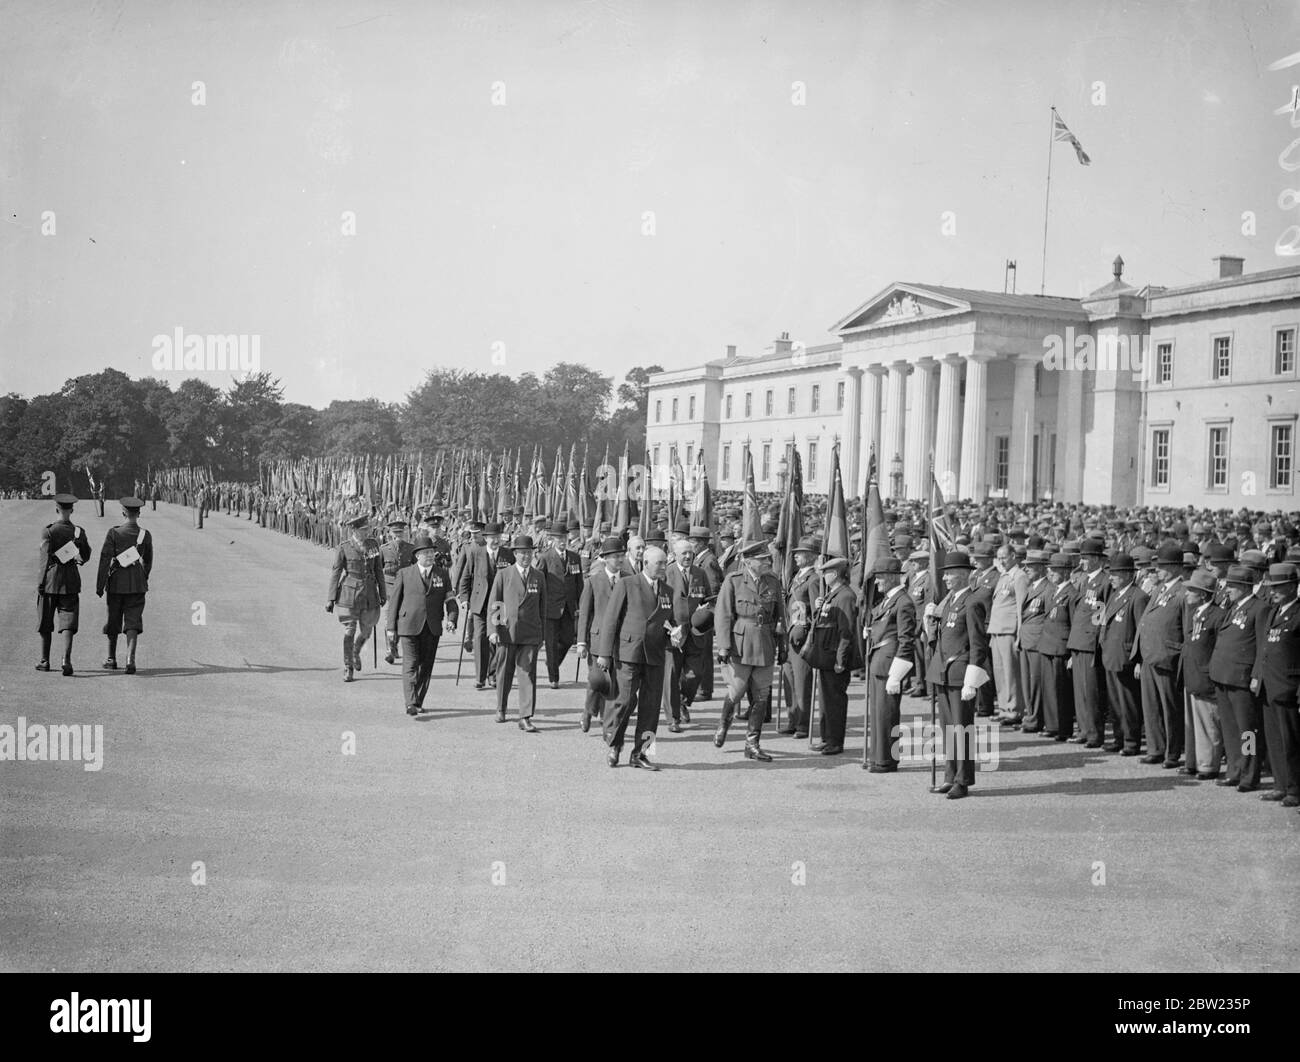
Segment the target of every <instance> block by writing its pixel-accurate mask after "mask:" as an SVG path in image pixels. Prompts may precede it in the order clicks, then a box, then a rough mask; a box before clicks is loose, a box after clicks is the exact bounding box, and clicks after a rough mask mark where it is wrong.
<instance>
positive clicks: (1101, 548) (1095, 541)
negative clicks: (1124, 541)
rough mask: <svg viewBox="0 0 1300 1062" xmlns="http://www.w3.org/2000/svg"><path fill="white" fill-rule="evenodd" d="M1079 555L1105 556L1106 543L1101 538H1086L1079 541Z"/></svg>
mask: <svg viewBox="0 0 1300 1062" xmlns="http://www.w3.org/2000/svg"><path fill="white" fill-rule="evenodd" d="M1079 555H1080V556H1083V557H1104V556H1105V555H1106V545H1105V543H1104V542H1102V541H1101V539H1099V538H1085V539H1084V540H1083V541H1082V542H1080V543H1079Z"/></svg>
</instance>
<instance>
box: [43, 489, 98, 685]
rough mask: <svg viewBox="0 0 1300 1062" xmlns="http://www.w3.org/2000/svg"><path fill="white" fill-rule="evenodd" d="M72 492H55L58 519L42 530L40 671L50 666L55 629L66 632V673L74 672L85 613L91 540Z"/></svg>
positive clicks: (64, 667)
mask: <svg viewBox="0 0 1300 1062" xmlns="http://www.w3.org/2000/svg"><path fill="white" fill-rule="evenodd" d="M76 503H77V499H76V497H75V496H74V495H71V494H56V495H55V496H54V505H55V511H56V512H57V514H58V517H57V519H56V520H55V521H54V522H53V523H50V524H46V525H45V528H44V529H43V530H42V531H41V572H40V575H39V576H38V578H37V582H36V607H37V624H36V632H37V633H38V634H39V635H40V636H41V659H40V662H39V663H38V664H37V665H36V670H37V671H49V670H50V643H51V642H52V641H53V636H54V632H55V631H56V630H57V631H58V633H60V634H62V635H63V674H64V675H71V674H72V639H73V637H74V636H75V635H76V633H77V624H78V620H79V618H80V615H81V597H80V595H81V565H83V564H85V563H86V561H88V560H90V541H89V540H88V539H87V538H86V532H85V530H84V529H83V528H80V527H77V526H76V525H75V524H74V523H73V522H72V507H73V506H74V505H75V504H76Z"/></svg>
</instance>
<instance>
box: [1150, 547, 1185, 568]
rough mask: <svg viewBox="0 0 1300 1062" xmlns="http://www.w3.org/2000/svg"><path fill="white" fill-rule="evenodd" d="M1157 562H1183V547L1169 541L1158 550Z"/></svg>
mask: <svg viewBox="0 0 1300 1062" xmlns="http://www.w3.org/2000/svg"><path fill="white" fill-rule="evenodd" d="M1156 563H1157V564H1177V565H1182V563H1183V547H1182V546H1178V545H1175V544H1173V543H1168V544H1166V545H1163V546H1161V547H1160V548H1159V549H1158V550H1156Z"/></svg>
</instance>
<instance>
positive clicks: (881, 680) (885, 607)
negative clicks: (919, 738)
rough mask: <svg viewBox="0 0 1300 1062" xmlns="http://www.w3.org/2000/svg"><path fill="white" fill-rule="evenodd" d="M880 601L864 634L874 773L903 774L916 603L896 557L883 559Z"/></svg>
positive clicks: (879, 567)
mask: <svg viewBox="0 0 1300 1062" xmlns="http://www.w3.org/2000/svg"><path fill="white" fill-rule="evenodd" d="M875 579H876V587H877V589H878V590H879V592H880V600H879V602H878V603H877V604H876V606H875V607H874V608H873V609H872V610H871V615H870V617H869V619H868V622H867V624H866V625H865V626H864V628H863V632H862V633H863V636H864V637H865V638H866V640H867V683H868V685H867V696H868V701H867V718H868V724H867V733H868V734H869V735H870V745H871V762H870V763H869V764H868V763H866V762H864V763H863V767H865V768H866V769H867V770H868V771H869V772H870V773H871V774H888V773H890V772H891V771H896V770H898V758H897V757H896V756H895V754H894V741H895V739H896V738H897V736H898V726H899V721H900V717H901V705H902V699H903V697H902V694H903V686H902V682H903V679H904V678H905V677H906V676H907V674H908V672H910V671H912V670H913V669H914V668H915V663H916V661H915V656H914V646H915V644H916V604H915V602H913V601H912V599H911V598H910V597H909V596H908V593H907V591H906V590H905V589H904V588H903V565H902V562H901V561H899V560H898V558H896V557H888V558H886V559H884V560H883V561H880V562H879V563H878V565H877V568H876V571H875Z"/></svg>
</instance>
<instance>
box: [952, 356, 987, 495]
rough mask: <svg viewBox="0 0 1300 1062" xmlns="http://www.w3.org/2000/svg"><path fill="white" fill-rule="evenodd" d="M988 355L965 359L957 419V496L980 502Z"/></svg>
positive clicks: (985, 424) (985, 422)
mask: <svg viewBox="0 0 1300 1062" xmlns="http://www.w3.org/2000/svg"><path fill="white" fill-rule="evenodd" d="M988 362H989V355H987V354H969V355H967V356H966V405H965V407H964V408H963V409H962V415H961V486H960V488H959V490H958V495H959V496H960V497H962V498H970V499H971V500H973V501H977V502H982V501H983V500H984V489H985V479H984V448H985V447H984V444H985V435H986V434H987V433H988V415H989V409H988V399H989V366H988Z"/></svg>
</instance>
